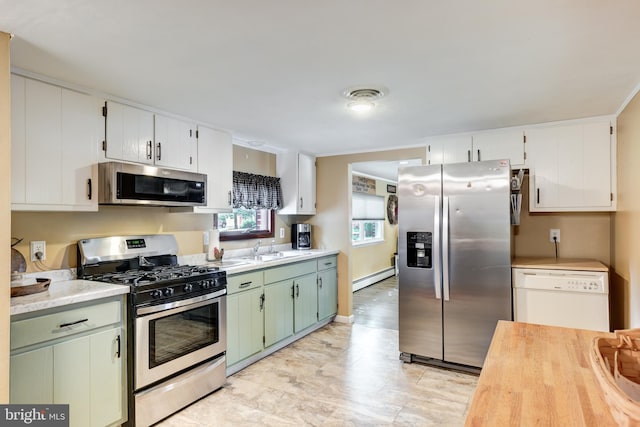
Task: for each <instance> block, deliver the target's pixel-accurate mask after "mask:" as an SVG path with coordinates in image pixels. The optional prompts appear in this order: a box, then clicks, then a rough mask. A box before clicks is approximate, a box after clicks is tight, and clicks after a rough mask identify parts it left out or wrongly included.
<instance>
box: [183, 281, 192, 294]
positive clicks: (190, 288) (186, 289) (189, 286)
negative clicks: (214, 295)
mask: <svg viewBox="0 0 640 427" xmlns="http://www.w3.org/2000/svg"><path fill="white" fill-rule="evenodd" d="M192 290H193V285H192V284H191V283H187V284H186V285H184V291H185V292H191V291H192Z"/></svg>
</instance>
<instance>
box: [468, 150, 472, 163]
mask: <svg viewBox="0 0 640 427" xmlns="http://www.w3.org/2000/svg"><path fill="white" fill-rule="evenodd" d="M467 162H471V150H467Z"/></svg>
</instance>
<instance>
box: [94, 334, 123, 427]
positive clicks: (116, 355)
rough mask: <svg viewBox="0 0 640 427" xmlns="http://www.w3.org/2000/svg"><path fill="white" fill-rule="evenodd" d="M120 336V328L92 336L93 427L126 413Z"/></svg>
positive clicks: (120, 417)
mask: <svg viewBox="0 0 640 427" xmlns="http://www.w3.org/2000/svg"><path fill="white" fill-rule="evenodd" d="M123 337H124V334H123V331H122V329H121V328H119V327H118V328H113V329H109V330H107V331H104V332H100V333H97V334H93V335H91V364H90V370H91V425H92V426H107V425H112V424H114V423H116V422H117V421H120V420H122V419H123V418H124V417H125V416H126V414H125V412H126V411H125V408H126V402H125V399H126V393H124V392H123V390H124V389H125V384H126V378H124V377H123V373H124V372H125V370H124V366H123V363H124V358H125V357H126V353H123V352H124V351H125V349H124V344H123V343H122V342H121V340H122V339H123Z"/></svg>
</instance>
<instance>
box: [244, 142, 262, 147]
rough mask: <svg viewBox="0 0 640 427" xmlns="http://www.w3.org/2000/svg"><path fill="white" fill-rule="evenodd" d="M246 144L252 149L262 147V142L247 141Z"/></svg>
mask: <svg viewBox="0 0 640 427" xmlns="http://www.w3.org/2000/svg"><path fill="white" fill-rule="evenodd" d="M247 144H249V145H250V146H252V147H260V146H262V145H264V141H247Z"/></svg>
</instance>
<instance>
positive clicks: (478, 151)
mask: <svg viewBox="0 0 640 427" xmlns="http://www.w3.org/2000/svg"><path fill="white" fill-rule="evenodd" d="M478 161H479V162H481V161H482V160H480V150H478Z"/></svg>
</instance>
